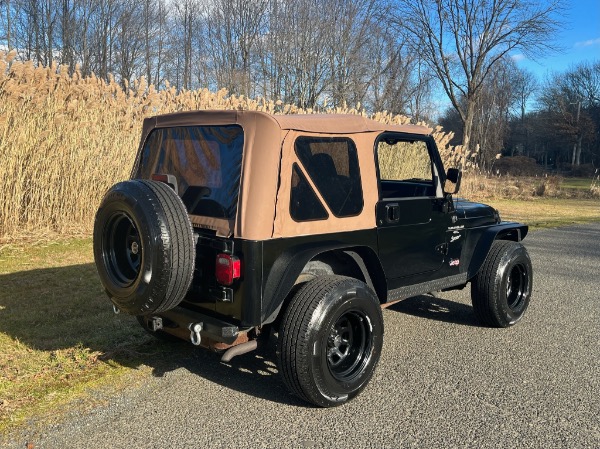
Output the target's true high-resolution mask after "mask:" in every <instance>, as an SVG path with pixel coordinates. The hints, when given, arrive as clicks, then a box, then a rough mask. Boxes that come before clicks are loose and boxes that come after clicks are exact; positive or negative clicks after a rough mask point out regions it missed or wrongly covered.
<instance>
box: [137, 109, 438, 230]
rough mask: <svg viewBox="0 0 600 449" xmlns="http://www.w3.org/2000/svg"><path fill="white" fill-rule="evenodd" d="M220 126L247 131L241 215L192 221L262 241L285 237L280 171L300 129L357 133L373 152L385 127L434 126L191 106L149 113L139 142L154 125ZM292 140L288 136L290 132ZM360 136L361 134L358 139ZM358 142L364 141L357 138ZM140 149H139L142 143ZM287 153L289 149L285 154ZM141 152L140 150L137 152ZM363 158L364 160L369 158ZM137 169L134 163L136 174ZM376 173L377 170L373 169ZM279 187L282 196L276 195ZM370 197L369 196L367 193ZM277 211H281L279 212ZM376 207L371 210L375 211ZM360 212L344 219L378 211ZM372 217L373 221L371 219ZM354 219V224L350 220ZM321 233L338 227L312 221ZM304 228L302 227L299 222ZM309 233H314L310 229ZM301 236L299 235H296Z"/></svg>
mask: <svg viewBox="0 0 600 449" xmlns="http://www.w3.org/2000/svg"><path fill="white" fill-rule="evenodd" d="M202 125H203V126H218V125H239V126H241V127H242V128H243V130H244V154H243V160H242V178H241V185H240V193H239V199H238V208H237V218H236V220H235V221H229V220H226V219H221V218H211V217H204V216H191V217H190V218H191V220H192V223H193V224H194V225H195V226H198V227H205V228H210V229H214V230H216V231H217V234H218V235H222V236H232V235H233V236H234V237H240V238H245V239H250V240H264V239H269V238H273V237H285V235H283V234H287V233H288V232H287V231H286V232H283V233H282V232H281V231H280V230H279V226H278V225H277V223H278V222H279V221H280V220H279V218H280V217H276V213H279V215H281V211H284V210H288V209H289V208H288V205H287V204H286V205H283V204H280V205H279V207H277V208H276V206H277V201H280V202H282V203H283V202H286V201H288V200H289V198H284V197H282V196H281V194H282V191H281V187H282V183H283V184H285V182H286V181H287V180H284V179H283V177H287V176H288V174H287V173H282V174H281V179H280V169H281V162H282V158H287V157H289V156H287V153H293V151H294V150H293V141H292V140H293V139H292V138H291V137H292V135H296V134H298V133H303V134H304V133H306V134H314V135H321V136H323V135H330V134H331V135H333V134H335V135H340V134H342V135H347V136H349V137H351V138H352V135H355V137H356V138H355V139H354V140H355V141H357V146H358V147H361V146H362V147H363V148H362V149H361V148H358V150H359V153H363V154H367V153H369V154H371V155H372V154H373V145H374V142H375V139H376V138H377V136H378V135H379V134H380V133H381V132H384V131H394V132H402V133H410V134H421V135H429V134H431V132H432V129H430V128H427V127H424V126H418V125H389V124H385V123H381V122H377V121H375V120H371V119H368V118H365V117H363V116H360V115H350V114H293V115H270V114H266V113H264V112H258V111H190V112H177V113H173V114H166V115H159V116H154V117H149V118H147V119H145V120H144V127H143V131H142V139H141V145H143V144H144V142H145V140H146V138H147V137H148V135H149V134H150V133H151V132H152V130H153V129H155V128H170V127H178V126H202ZM290 133H291V135H290V139H287V140H286V137H287V136H288V134H290ZM358 135H360V136H362V137H360V138H358ZM358 141H360V144H359V143H358ZM140 150H141V148H140ZM284 153H285V154H284ZM139 154H141V151H140V152H138V155H139ZM364 159H370V161H371V162H370V165H373V159H372V156H371V158H364V157H363V161H362V162H361V165H362V164H364V163H365V161H364ZM136 170H137V162H136V167H134V170H133V173H135V172H136ZM366 172H371V170H367V167H365V170H363V168H362V167H361V173H363V179H362V181H363V189H365V190H368V189H371V190H373V189H375V190H376V189H377V187H376V186H377V181H376V179H364V173H366ZM373 173H374V170H373ZM278 192H279V200H278ZM365 200H366V198H365ZM367 203H368V201H367V202H366V203H365V211H367V210H368V211H371V209H372V210H374V204H373V205H370V204H367ZM277 211H279V212H277ZM371 212H372V211H371ZM370 215H373V214H369V216H368V217H362V219H360V217H356V218H359V220H358V221H357V219H356V218H355V219H354V220H346V222H345V223H343V224H345V225H347V226H352V227H355V226H357V225H358V228H365V227H374V226H375V221H374V216H373V217H371V216H370ZM276 218H277V219H276ZM371 221H372V223H371ZM351 222H356V223H351ZM338 224H339V223H338ZM313 225H314V226H313V227H315V229H318V230H319V233H325V232H335V230H336V229H335V227H336V226H334V227H332V229H330V230H328V229H327V228H328V226H327V224H326V223H324V222H323V223H322V225H321V223H320V222H319V223H314V224H313ZM300 227H302V226H300ZM306 232H309V233H312V231H311V230H310V229H308V228H307V230H306ZM296 235H297V234H296Z"/></svg>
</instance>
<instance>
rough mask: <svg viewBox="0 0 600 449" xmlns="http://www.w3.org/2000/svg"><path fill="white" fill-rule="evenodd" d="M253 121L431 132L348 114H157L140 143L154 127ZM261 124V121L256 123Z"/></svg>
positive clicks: (335, 130) (333, 129)
mask: <svg viewBox="0 0 600 449" xmlns="http://www.w3.org/2000/svg"><path fill="white" fill-rule="evenodd" d="M253 118H263V119H266V120H268V121H271V122H273V124H274V125H276V126H278V127H279V129H280V130H292V129H293V130H296V131H306V132H310V133H325V134H354V133H361V132H375V131H379V132H381V131H397V132H404V133H411V134H424V135H428V134H431V132H432V129H431V128H428V127H425V126H421V125H389V124H385V123H381V122H378V121H375V120H371V119H368V118H366V117H363V116H361V115H352V114H288V115H271V114H267V113H265V112H259V111H189V112H175V113H172V114H165V115H157V116H154V117H149V118H147V119H145V120H144V133H143V134H144V140H145V137H146V136H147V135H148V133H149V132H150V131H151V130H152V129H154V128H168V127H174V126H194V125H225V124H227V125H233V124H239V125H242V126H243V125H244V124H249V122H251V121H252V119H253ZM258 121H261V122H263V120H258Z"/></svg>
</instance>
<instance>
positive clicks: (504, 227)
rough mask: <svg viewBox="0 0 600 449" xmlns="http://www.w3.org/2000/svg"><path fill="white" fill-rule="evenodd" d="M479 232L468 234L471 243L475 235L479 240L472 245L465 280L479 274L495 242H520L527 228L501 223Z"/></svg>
mask: <svg viewBox="0 0 600 449" xmlns="http://www.w3.org/2000/svg"><path fill="white" fill-rule="evenodd" d="M481 230H482V232H481V233H477V234H476V233H474V232H473V231H474V230H471V232H470V234H471V235H470V237H469V239H470V240H471V241H473V239H474V237H475V238H476V235H479V238H478V239H477V241H476V242H474V244H472V247H473V248H474V249H473V253H472V256H471V261H470V263H469V268H468V271H467V279H469V280H470V279H472V278H474V277H475V276H476V275H477V273H478V272H479V269H480V268H481V266H482V265H483V262H485V259H486V257H487V255H488V253H489V251H490V248H491V247H492V243H494V241H495V240H512V241H515V242H520V241H521V240H523V239H524V238H525V236H526V235H527V232H528V231H529V226H527V225H524V224H521V223H511V222H502V223H499V224H497V225H494V226H490V227H488V228H482V229H481Z"/></svg>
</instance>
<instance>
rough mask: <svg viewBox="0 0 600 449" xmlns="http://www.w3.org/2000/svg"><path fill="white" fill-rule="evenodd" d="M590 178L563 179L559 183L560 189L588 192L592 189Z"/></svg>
mask: <svg viewBox="0 0 600 449" xmlns="http://www.w3.org/2000/svg"><path fill="white" fill-rule="evenodd" d="M593 181H594V180H593V179H592V178H564V179H563V180H562V182H561V183H560V187H561V188H562V189H575V190H588V191H589V190H590V189H591V188H592V182H593Z"/></svg>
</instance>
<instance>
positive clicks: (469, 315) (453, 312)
mask: <svg viewBox="0 0 600 449" xmlns="http://www.w3.org/2000/svg"><path fill="white" fill-rule="evenodd" d="M437 295H439V294H438V293H436V296H432V295H419V296H414V297H412V298H407V299H404V300H402V301H399V302H397V303H394V304H392V305H390V306H388V307H387V310H393V311H395V312H402V313H406V314H407V315H412V316H416V317H420V318H427V319H429V320H435V321H442V322H445V323H453V324H461V325H463V326H475V327H478V326H479V324H478V323H477V321H476V320H475V315H474V314H473V308H472V307H471V306H468V305H465V304H461V303H458V302H455V301H449V300H447V299H444V298H440V297H439V296H437Z"/></svg>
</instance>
